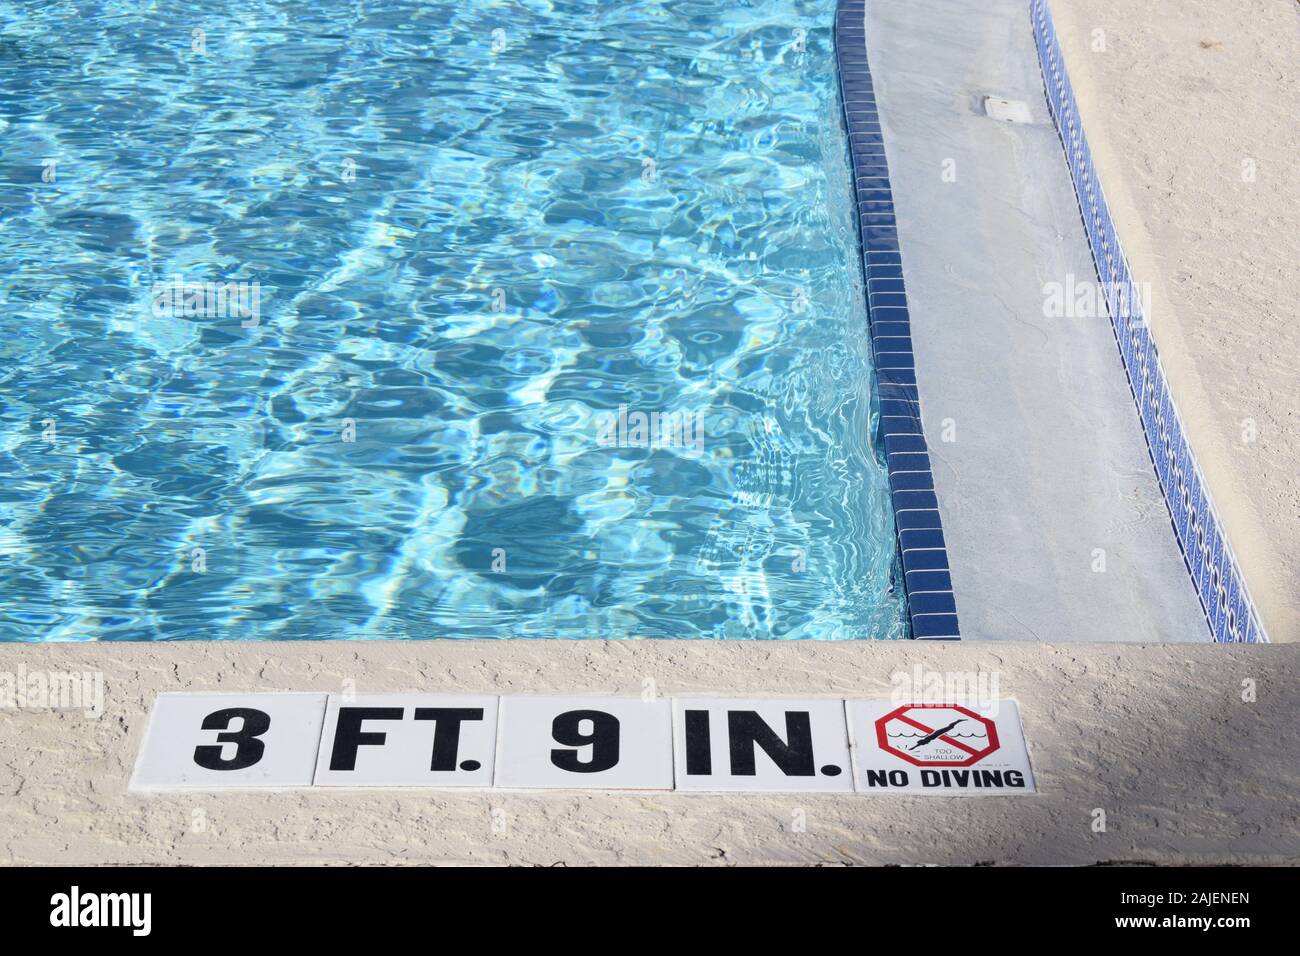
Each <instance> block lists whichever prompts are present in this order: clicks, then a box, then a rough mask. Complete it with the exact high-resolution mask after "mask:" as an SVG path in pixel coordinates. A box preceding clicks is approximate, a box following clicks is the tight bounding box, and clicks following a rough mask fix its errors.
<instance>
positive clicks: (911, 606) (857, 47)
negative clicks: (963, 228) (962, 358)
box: [835, 0, 961, 640]
mask: <svg viewBox="0 0 1300 956" xmlns="http://www.w3.org/2000/svg"><path fill="white" fill-rule="evenodd" d="M865 16H866V0H840V2H839V4H838V6H837V8H836V11H835V55H836V61H837V64H838V67H839V69H838V73H839V78H840V101H841V103H842V104H843V106H844V126H845V130H846V132H847V133H848V137H849V158H850V165H851V167H852V173H853V190H854V199H855V202H856V204H857V213H858V216H857V218H858V238H859V240H860V245H861V251H862V275H863V280H864V282H865V288H866V297H867V327H868V330H869V331H870V334H871V353H872V359H873V364H874V365H875V378H876V394H877V396H878V397H879V401H880V429H879V433H878V434H879V436H880V437H881V439H882V440H883V444H884V449H885V465H886V470H887V471H888V474H889V492H890V498H891V504H892V506H893V510H894V526H895V528H896V531H895V535H896V542H897V545H898V553H899V556H900V560H901V562H902V566H903V592H904V595H905V597H906V600H907V617H908V622H909V624H910V625H911V632H912V637H914V638H917V639H922V640H958V639H959V638H960V633H961V632H960V631H959V630H958V627H957V603H956V600H955V598H954V597H953V593H952V578H951V577H950V576H949V573H948V550H947V546H946V545H945V543H944V539H943V524H942V522H941V521H940V520H939V502H938V499H937V498H936V497H935V494H934V475H933V473H932V472H931V469H930V456H929V454H928V452H927V447H926V443H925V433H924V431H923V430H922V428H921V399H920V395H919V393H918V391H917V387H916V363H915V359H914V358H913V355H912V326H911V323H910V321H909V317H908V311H907V292H906V290H905V288H904V286H903V267H902V257H901V255H900V253H899V247H898V229H897V223H896V221H895V219H894V198H893V193H892V191H891V190H890V188H889V166H888V164H887V163H886V162H885V145H884V137H883V135H882V133H881V129H880V114H879V113H877V111H876V94H875V90H874V89H873V87H872V85H871V70H870V68H869V67H868V65H867V37H866V26H865V23H864V20H865Z"/></svg>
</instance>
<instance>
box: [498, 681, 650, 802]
mask: <svg viewBox="0 0 1300 956" xmlns="http://www.w3.org/2000/svg"><path fill="white" fill-rule="evenodd" d="M494 782H495V785H496V786H497V787H499V788H507V789H516V790H532V789H574V790H579V789H581V790H671V789H672V788H673V731H672V708H671V706H670V704H669V703H668V701H667V700H656V701H651V702H647V701H643V700H641V699H640V698H639V697H503V698H502V699H501V717H500V725H499V728H498V731H497V763H496V778H495V781H494Z"/></svg>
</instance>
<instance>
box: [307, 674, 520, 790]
mask: <svg viewBox="0 0 1300 956" xmlns="http://www.w3.org/2000/svg"><path fill="white" fill-rule="evenodd" d="M496 727H497V698H496V697H492V696H486V695H485V696H443V695H436V694H369V695H361V696H358V697H357V698H356V699H354V700H351V701H349V700H345V699H344V698H343V697H342V696H341V695H339V694H330V697H329V703H328V706H327V707H326V709H325V730H324V733H323V734H322V735H321V744H320V755H319V757H318V759H317V762H316V785H317V786H325V787H490V786H492V761H493V757H494V755H495V750H496Z"/></svg>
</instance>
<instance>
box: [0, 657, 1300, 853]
mask: <svg viewBox="0 0 1300 956" xmlns="http://www.w3.org/2000/svg"><path fill="white" fill-rule="evenodd" d="M20 667H21V668H25V669H26V672H27V673H28V674H29V675H30V674H32V673H35V672H40V673H44V674H51V673H72V672H93V673H99V674H102V679H103V688H104V708H103V712H102V714H101V715H100V716H99V718H98V719H92V718H90V717H88V716H86V715H83V714H81V713H79V712H77V711H71V710H53V709H36V708H24V709H3V708H0V767H3V768H4V774H3V777H0V861H3V862H5V863H14V864H69V865H90V864H109V863H120V864H149V863H179V864H202V865H220V864H323V863H334V864H350V863H363V862H375V863H381V862H382V863H396V864H403V863H405V864H414V863H465V864H518V865H552V864H556V863H568V864H583V863H592V864H638V863H639V864H706V865H727V864H809V863H823V864H916V863H948V864H977V863H993V864H1043V865H1053V864H1091V863H1110V862H1128V863H1139V862H1141V863H1183V864H1186V863H1264V864H1286V863H1296V862H1300V831H1298V830H1297V828H1296V826H1295V821H1296V818H1297V815H1298V814H1300V791H1297V789H1296V787H1295V785H1294V783H1295V780H1294V777H1295V768H1296V766H1300V728H1297V726H1296V724H1295V722H1294V721H1292V720H1289V719H1288V717H1289V715H1291V714H1294V713H1295V712H1296V710H1297V706H1298V705H1300V656H1298V655H1297V653H1296V649H1295V648H1293V647H1287V646H1282V645H1273V646H1269V645H1258V646H1254V645H1222V646H1218V645H1210V644H1204V645H1187V644H1183V645H1170V644H1164V645H1121V644H1072V645H1047V644H1038V643H1028V642H1016V643H1001V644H992V643H982V642H981V643H976V642H966V641H963V642H918V641H892V642H847V641H846V642H834V643H827V642H766V641H752V642H751V641H745V642H741V641H736V642H686V641H590V642H587V641H527V640H522V641H429V642H423V641H421V642H409V641H393V642H373V643H372V642H347V641H340V642H325V641H322V642H295V643H243V642H194V643H188V642H182V643H173V644H167V645H159V644H95V643H86V644H56V645H25V646H24V645H6V646H2V647H0V674H2V673H14V672H17V671H18V669H19V668H20ZM918 667H919V668H922V669H923V670H924V671H925V672H926V673H927V674H961V675H967V676H969V675H975V674H983V675H984V676H985V677H986V678H988V679H990V680H996V689H997V693H998V695H999V696H1001V697H1005V698H1014V699H1016V700H1017V701H1018V702H1019V706H1020V712H1021V717H1022V720H1023V724H1024V729H1025V735H1026V740H1027V742H1028V745H1029V753H1030V759H1031V761H1032V764H1033V771H1034V775H1035V779H1036V781H1037V784H1038V789H1039V792H1038V793H1037V794H1035V795H1024V796H953V797H945V796H930V795H927V796H914V797H908V796H901V795H900V796H895V795H867V794H843V795H817V794H758V793H753V794H683V793H662V794H607V793H596V792H565V791H556V792H552V793H512V792H504V791H496V792H490V793H482V792H479V793H456V792H448V791H431V790H403V791H395V790H364V791H344V792H328V791H322V790H320V789H315V790H298V791H281V792H261V793H259V792H249V791H245V792H223V793H214V792H190V793H170V794H141V793H131V792H128V790H127V785H128V781H129V779H130V776H131V771H132V767H133V765H134V763H135V760H136V754H137V752H138V749H139V745H140V742H141V739H142V736H143V732H144V729H145V725H146V718H147V715H148V713H149V709H150V707H151V706H152V703H153V700H154V698H155V696H156V695H157V694H159V693H162V692H198V691H210V692H223V693H230V692H239V691H244V692H257V693H266V692H271V691H315V692H333V693H340V692H343V691H345V690H347V689H353V690H355V691H356V692H358V693H397V692H416V691H418V692H422V693H424V692H440V693H450V692H458V693H502V694H517V693H528V694H565V693H574V694H598V695H606V694H631V695H640V694H641V693H642V692H643V691H644V690H645V689H646V687H647V686H652V687H653V688H654V689H655V691H656V692H657V693H658V694H660V695H663V696H673V695H678V696H698V695H705V694H718V695H723V696H746V695H748V696H765V697H766V696H772V697H788V696H796V695H801V696H812V697H822V696H825V697H838V696H845V697H874V698H881V697H885V698H888V697H890V696H891V694H892V693H893V692H894V690H895V689H896V686H897V684H896V682H895V681H894V680H893V679H892V677H893V675H895V674H896V673H897V672H907V673H911V672H913V671H914V669H915V668H918ZM647 682H650V683H649V684H647ZM1245 682H1250V683H1249V684H1248V683H1245ZM1248 688H1253V693H1250V694H1248V693H1247V689H1248ZM1244 697H1251V698H1252V699H1250V700H1246V699H1244ZM1099 821H1101V822H1100V823H1099ZM1103 824H1104V828H1101V829H1099V827H1101V826H1102V825H1103Z"/></svg>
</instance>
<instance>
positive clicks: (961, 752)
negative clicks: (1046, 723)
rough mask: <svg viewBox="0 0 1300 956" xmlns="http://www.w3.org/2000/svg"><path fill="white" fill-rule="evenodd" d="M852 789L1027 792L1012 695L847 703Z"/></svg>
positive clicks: (1030, 788)
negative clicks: (982, 703) (973, 700)
mask: <svg viewBox="0 0 1300 956" xmlns="http://www.w3.org/2000/svg"><path fill="white" fill-rule="evenodd" d="M848 714H849V733H850V735H851V736H852V739H853V764H854V784H855V786H856V788H857V790H858V792H859V793H900V792H903V793H938V794H943V795H945V796H952V795H953V794H1007V793H1034V792H1035V791H1034V775H1033V772H1032V771H1031V770H1030V769H1029V753H1028V751H1027V750H1026V748H1025V737H1024V732H1023V731H1022V730H1021V727H1020V711H1019V709H1018V708H1017V707H1016V702H1015V701H1012V700H1002V701H997V702H995V703H993V704H991V705H988V706H986V707H974V706H971V705H959V704H898V703H896V702H891V701H883V700H850V701H849V702H848Z"/></svg>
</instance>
